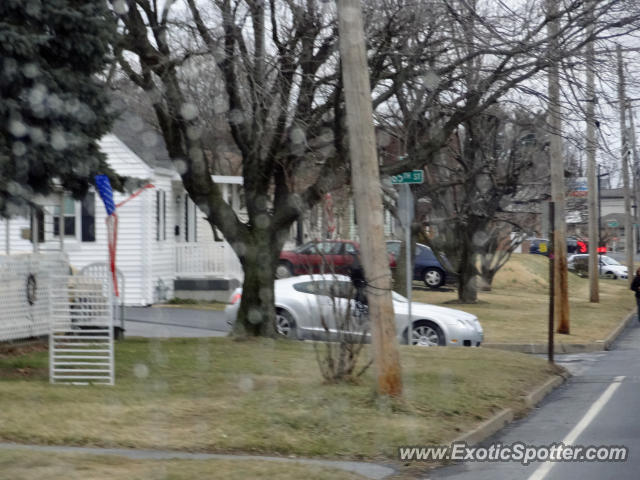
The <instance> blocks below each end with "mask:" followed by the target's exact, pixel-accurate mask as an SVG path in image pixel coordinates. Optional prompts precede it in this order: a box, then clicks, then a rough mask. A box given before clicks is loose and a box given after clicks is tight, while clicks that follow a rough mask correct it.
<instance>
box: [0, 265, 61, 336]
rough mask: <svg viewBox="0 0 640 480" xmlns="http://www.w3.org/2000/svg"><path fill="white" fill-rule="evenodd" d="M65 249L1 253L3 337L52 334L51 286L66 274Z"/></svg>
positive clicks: (0, 320)
mask: <svg viewBox="0 0 640 480" xmlns="http://www.w3.org/2000/svg"><path fill="white" fill-rule="evenodd" d="M68 272H69V262H68V260H67V257H66V255H64V254H62V253H46V254H45V253H43V254H24V255H8V256H0V341H6V340H19V339H22V338H29V337H39V336H44V335H48V334H49V330H50V325H49V287H50V279H51V276H53V275H66V274H68Z"/></svg>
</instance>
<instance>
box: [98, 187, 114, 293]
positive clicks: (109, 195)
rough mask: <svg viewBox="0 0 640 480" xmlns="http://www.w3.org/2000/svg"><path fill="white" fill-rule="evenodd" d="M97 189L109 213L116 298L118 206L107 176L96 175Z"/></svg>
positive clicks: (109, 242)
mask: <svg viewBox="0 0 640 480" xmlns="http://www.w3.org/2000/svg"><path fill="white" fill-rule="evenodd" d="M95 180H96V188H97V189H98V194H100V198H102V202H103V203H104V208H105V210H106V211H107V219H106V223H107V245H108V247H109V266H110V267H111V276H112V281H113V291H114V293H115V294H116V297H119V296H120V293H119V292H118V276H117V275H116V271H117V270H116V246H117V244H118V216H117V215H116V204H115V202H114V201H113V189H112V188H111V183H110V182H109V177H107V176H106V175H96V178H95Z"/></svg>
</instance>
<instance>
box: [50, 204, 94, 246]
mask: <svg viewBox="0 0 640 480" xmlns="http://www.w3.org/2000/svg"><path fill="white" fill-rule="evenodd" d="M95 202H96V196H95V193H93V192H89V193H87V194H86V195H85V196H84V198H83V199H82V200H81V201H80V202H76V201H75V200H74V199H73V198H72V197H70V196H66V195H65V197H64V200H63V210H64V212H63V215H64V236H65V237H70V238H78V236H79V237H80V238H79V239H80V240H81V241H83V242H95V241H96V218H95V215H96V213H95V212H96V207H95V205H96V204H95ZM59 219H60V206H59V205H56V206H54V207H53V236H54V237H60V222H59ZM78 233H79V234H80V235H78Z"/></svg>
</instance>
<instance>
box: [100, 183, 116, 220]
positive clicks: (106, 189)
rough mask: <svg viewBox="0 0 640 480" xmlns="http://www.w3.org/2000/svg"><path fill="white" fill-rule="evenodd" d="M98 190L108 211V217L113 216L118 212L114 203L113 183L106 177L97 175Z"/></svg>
mask: <svg viewBox="0 0 640 480" xmlns="http://www.w3.org/2000/svg"><path fill="white" fill-rule="evenodd" d="M96 188H97V189H98V193H99V194H100V198H102V202H103V203H104V208H105V209H106V210H107V215H112V214H113V212H115V211H116V205H115V203H114V202H113V190H112V188H111V182H109V177H107V176H106V175H96Z"/></svg>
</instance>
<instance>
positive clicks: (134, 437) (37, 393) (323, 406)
mask: <svg viewBox="0 0 640 480" xmlns="http://www.w3.org/2000/svg"><path fill="white" fill-rule="evenodd" d="M364 355H365V356H366V355H368V353H365V354H364ZM401 357H402V364H403V377H404V385H405V396H404V399H403V401H382V402H381V401H378V400H376V397H375V395H373V391H372V386H373V383H374V382H373V378H372V376H371V375H372V373H371V372H368V373H367V374H365V376H364V377H363V379H362V383H361V384H359V385H327V384H324V383H323V381H322V378H321V376H320V374H319V371H318V366H317V365H316V359H315V353H314V349H313V345H310V344H309V343H307V342H291V341H277V342H274V341H270V340H259V341H248V342H234V341H231V340H229V339H224V338H222V339H220V338H218V339H215V338H214V339H174V340H157V339H149V340H142V339H138V340H136V339H133V340H127V341H125V342H123V343H118V344H117V350H116V367H117V372H116V386H115V387H97V386H96V387H88V388H87V387H73V386H61V385H49V384H48V383H47V378H46V375H45V376H42V377H37V376H35V377H30V378H29V379H15V378H14V377H11V376H9V377H8V379H7V377H3V374H2V372H3V371H4V372H6V371H7V370H8V369H11V368H18V367H19V368H25V367H26V366H28V367H30V368H33V369H39V368H42V366H43V365H46V362H47V358H46V354H45V353H34V354H31V355H27V356H25V357H22V358H20V361H19V363H18V362H17V359H13V360H7V359H5V360H2V359H0V367H3V368H0V405H2V408H1V409H0V438H2V439H4V440H11V441H16V442H20V443H39V444H69V445H93V446H109V447H114V446H126V447H139V448H160V449H181V450H189V451H208V452H252V453H262V454H276V455H297V456H309V457H330V458H361V459H368V460H371V459H386V460H388V459H393V458H395V455H396V452H397V448H398V446H401V445H422V444H444V443H447V442H449V441H451V440H452V439H454V438H455V437H457V436H458V435H459V434H460V433H461V432H463V431H466V430H468V429H469V428H471V427H472V426H473V425H474V424H476V423H478V422H480V421H482V420H485V419H487V418H489V417H490V416H491V415H493V414H494V413H496V412H497V411H499V410H501V409H503V408H507V407H512V408H516V409H522V408H523V401H522V397H523V395H525V394H526V393H527V392H528V391H529V390H530V389H531V388H532V387H533V386H535V385H539V384H542V383H543V382H544V381H546V380H547V379H548V378H550V376H551V375H552V374H553V373H554V371H553V369H552V368H550V367H549V366H548V365H547V363H546V362H545V361H543V360H541V359H539V358H535V357H531V356H527V355H523V354H517V353H511V352H504V351H496V350H490V349H470V348H467V349H463V348H458V349H454V348H433V349H423V348H417V347H403V348H402V349H401ZM17 363H18V364H17Z"/></svg>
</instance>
